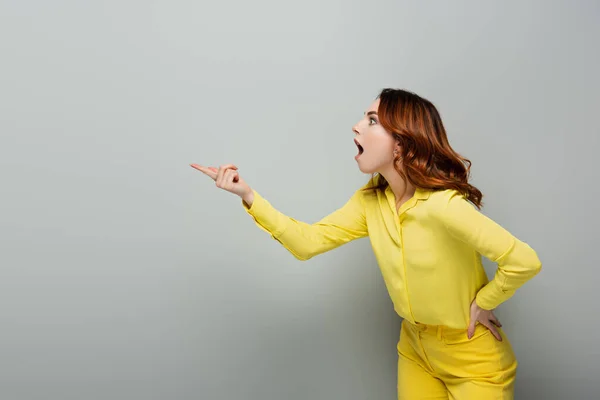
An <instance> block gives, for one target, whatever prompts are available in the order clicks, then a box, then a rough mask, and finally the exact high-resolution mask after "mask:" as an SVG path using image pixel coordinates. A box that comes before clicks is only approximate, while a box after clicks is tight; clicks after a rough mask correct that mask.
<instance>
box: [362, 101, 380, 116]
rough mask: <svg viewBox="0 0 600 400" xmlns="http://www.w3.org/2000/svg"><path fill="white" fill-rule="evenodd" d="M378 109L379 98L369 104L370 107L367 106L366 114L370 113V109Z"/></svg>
mask: <svg viewBox="0 0 600 400" xmlns="http://www.w3.org/2000/svg"><path fill="white" fill-rule="evenodd" d="M378 109H379V99H377V100H375V101H374V102H372V103H371V104H370V105H369V107H367V110H366V111H365V114H366V113H368V112H369V111H377V110H378Z"/></svg>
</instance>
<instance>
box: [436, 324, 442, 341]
mask: <svg viewBox="0 0 600 400" xmlns="http://www.w3.org/2000/svg"><path fill="white" fill-rule="evenodd" d="M442 329H443V326H441V325H440V326H438V328H437V338H438V340H442Z"/></svg>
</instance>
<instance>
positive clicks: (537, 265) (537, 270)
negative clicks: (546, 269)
mask: <svg viewBox="0 0 600 400" xmlns="http://www.w3.org/2000/svg"><path fill="white" fill-rule="evenodd" d="M532 269H533V276H536V275H537V274H539V273H540V272H541V271H542V262H541V261H540V260H538V261H537V262H536V263H535V264H534V266H533V268H532Z"/></svg>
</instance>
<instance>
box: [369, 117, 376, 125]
mask: <svg viewBox="0 0 600 400" xmlns="http://www.w3.org/2000/svg"><path fill="white" fill-rule="evenodd" d="M371 121H372V122H373V123H372V124H371V123H370V122H371ZM376 123H377V120H375V118H369V125H374V124H376Z"/></svg>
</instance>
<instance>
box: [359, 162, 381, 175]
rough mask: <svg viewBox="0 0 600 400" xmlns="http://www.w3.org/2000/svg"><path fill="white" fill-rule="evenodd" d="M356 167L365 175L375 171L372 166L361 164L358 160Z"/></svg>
mask: <svg viewBox="0 0 600 400" xmlns="http://www.w3.org/2000/svg"><path fill="white" fill-rule="evenodd" d="M358 169H359V170H360V172H362V173H363V174H367V175H372V174H374V173H375V172H377V171H375V170H374V169H372V168H368V167H367V166H364V165H361V163H360V161H359V162H358Z"/></svg>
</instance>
